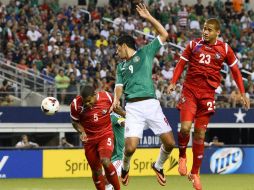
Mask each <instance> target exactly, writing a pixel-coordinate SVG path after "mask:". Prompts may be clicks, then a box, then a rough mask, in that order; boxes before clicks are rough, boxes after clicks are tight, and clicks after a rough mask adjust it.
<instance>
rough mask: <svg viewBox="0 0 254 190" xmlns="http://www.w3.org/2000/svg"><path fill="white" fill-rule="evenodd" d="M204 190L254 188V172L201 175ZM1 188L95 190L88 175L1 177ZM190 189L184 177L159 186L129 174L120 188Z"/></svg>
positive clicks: (6, 189) (136, 189) (175, 178)
mask: <svg viewBox="0 0 254 190" xmlns="http://www.w3.org/2000/svg"><path fill="white" fill-rule="evenodd" d="M201 179H202V184H203V190H254V175H202V176H201ZM0 189H1V190H94V189H95V187H94V185H93V183H92V179H91V178H62V179H0ZM157 189H165V190H193V189H192V186H191V183H190V182H189V181H187V179H186V177H180V176H168V177H167V185H166V186H165V187H161V186H160V185H159V184H158V183H157V182H156V178H155V177H130V183H129V185H128V186H127V187H122V190H157Z"/></svg>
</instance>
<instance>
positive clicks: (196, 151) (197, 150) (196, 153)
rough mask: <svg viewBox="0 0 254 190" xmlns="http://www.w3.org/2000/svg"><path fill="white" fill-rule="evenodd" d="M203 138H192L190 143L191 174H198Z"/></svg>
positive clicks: (202, 154) (202, 153)
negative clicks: (191, 155) (191, 157)
mask: <svg viewBox="0 0 254 190" xmlns="http://www.w3.org/2000/svg"><path fill="white" fill-rule="evenodd" d="M204 147H205V146H204V140H203V139H199V140H196V139H194V141H193V145H192V152H193V165H192V169H191V173H192V174H198V171H199V169H200V166H201V164H202V160H203V156H204Z"/></svg>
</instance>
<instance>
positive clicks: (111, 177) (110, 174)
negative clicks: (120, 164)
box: [104, 163, 120, 190]
mask: <svg viewBox="0 0 254 190" xmlns="http://www.w3.org/2000/svg"><path fill="white" fill-rule="evenodd" d="M104 170H105V174H106V177H107V179H108V182H109V183H110V184H111V185H113V187H114V190H120V183H119V180H118V176H117V172H116V169H115V166H114V165H113V164H112V163H110V164H109V166H108V167H105V168H104Z"/></svg>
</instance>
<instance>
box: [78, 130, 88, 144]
mask: <svg viewBox="0 0 254 190" xmlns="http://www.w3.org/2000/svg"><path fill="white" fill-rule="evenodd" d="M80 140H81V141H82V142H84V143H85V142H87V140H88V138H87V135H86V133H85V132H82V133H81V134H80Z"/></svg>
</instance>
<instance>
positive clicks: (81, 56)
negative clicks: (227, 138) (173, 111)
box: [0, 0, 254, 108]
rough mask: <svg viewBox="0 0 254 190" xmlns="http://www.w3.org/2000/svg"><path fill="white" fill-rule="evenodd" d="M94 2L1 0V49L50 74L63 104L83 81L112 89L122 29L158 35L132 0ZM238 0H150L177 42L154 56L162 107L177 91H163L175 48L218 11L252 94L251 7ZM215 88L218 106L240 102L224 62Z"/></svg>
mask: <svg viewBox="0 0 254 190" xmlns="http://www.w3.org/2000/svg"><path fill="white" fill-rule="evenodd" d="M96 2H97V1H89V2H88V3H87V4H88V5H85V6H67V5H63V6H59V4H58V1H57V0H44V1H43V3H42V4H39V0H30V1H28V0H10V2H9V4H7V5H4V4H3V3H1V2H0V35H1V37H0V43H1V45H0V51H1V52H3V53H4V56H5V58H6V59H8V60H10V61H12V62H15V63H17V68H19V69H21V70H26V71H28V72H31V73H33V74H35V75H40V74H44V75H46V76H49V77H52V78H54V80H55V83H56V88H57V92H58V94H59V101H60V102H61V103H65V104H69V103H70V101H71V100H72V98H73V96H75V95H76V93H77V92H78V86H79V85H82V84H91V85H93V86H95V87H96V88H98V89H102V90H107V91H109V92H113V89H114V82H115V69H116V64H117V63H118V62H119V58H118V57H117V55H116V54H115V40H116V39H117V38H118V37H119V36H120V35H121V34H122V33H123V32H125V33H128V34H131V35H134V36H135V38H136V43H137V46H142V45H144V44H146V43H147V42H148V41H149V40H151V39H152V36H151V35H153V36H155V35H156V34H155V32H154V30H153V29H152V28H151V26H150V25H149V24H148V23H146V22H144V21H143V20H141V19H140V18H139V17H138V16H137V13H136V11H135V2H136V1H135V0H133V1H132V2H131V3H130V1H128V0H109V4H105V5H104V6H103V7H99V6H97V5H96ZM237 2H240V1H235V0H232V1H231V0H227V1H226V2H225V3H224V2H222V1H221V0H215V1H210V2H209V3H208V5H207V6H204V5H203V2H202V0H197V3H196V4H194V5H189V4H188V5H187V4H184V3H183V2H182V1H181V0H179V1H178V2H177V3H166V2H165V1H164V0H149V5H148V7H149V10H150V12H151V13H152V15H153V16H154V17H155V18H156V19H158V20H160V22H161V23H162V24H163V26H165V28H166V29H167V31H168V33H169V38H168V42H171V43H174V44H175V45H176V46H172V45H171V44H169V43H168V44H166V45H165V46H164V47H163V48H161V50H160V52H159V53H158V55H157V56H156V58H155V59H154V66H153V79H154V85H155V86H156V95H157V97H158V99H159V100H160V101H161V104H162V106H164V107H175V105H176V103H177V101H178V100H179V98H180V92H181V82H180V84H179V85H178V86H177V89H176V91H175V93H173V94H171V95H168V94H167V93H166V87H167V85H168V83H169V81H170V80H171V78H172V76H173V70H174V67H175V64H176V63H177V61H178V59H179V57H180V54H181V49H180V48H179V47H185V45H186V44H187V43H188V42H189V41H190V40H191V39H194V38H196V37H200V36H201V30H202V26H203V23H204V21H205V19H207V18H211V17H219V18H220V21H221V24H222V29H221V36H220V40H223V41H226V42H228V43H229V44H230V46H231V47H232V48H233V50H234V51H235V53H236V56H237V57H238V59H239V62H238V66H239V67H240V68H241V71H242V74H243V77H244V79H245V89H246V92H247V93H248V94H249V96H253V95H254V86H253V81H254V44H253V41H254V32H253V31H254V12H253V10H252V9H251V7H250V3H249V1H248V0H245V3H244V4H243V5H240V4H238V3H237ZM84 10H88V11H89V12H90V16H91V17H90V16H89V15H88V14H87V13H86V11H84ZM105 18H106V19H105ZM137 31H139V32H137ZM143 34H150V35H143ZM181 81H182V80H181ZM3 86H4V84H3ZM0 89H1V90H0V95H1V97H2V89H3V88H0ZM217 92H218V94H219V95H218V97H217V107H223V108H225V107H226V108H228V107H237V106H238V104H239V103H240V94H239V91H238V90H237V88H235V84H234V82H232V77H231V75H230V72H229V70H228V68H227V67H226V66H225V68H223V72H222V83H221V86H220V87H219V88H218V89H217ZM251 105H252V106H253V105H254V102H253V101H252V102H251Z"/></svg>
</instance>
